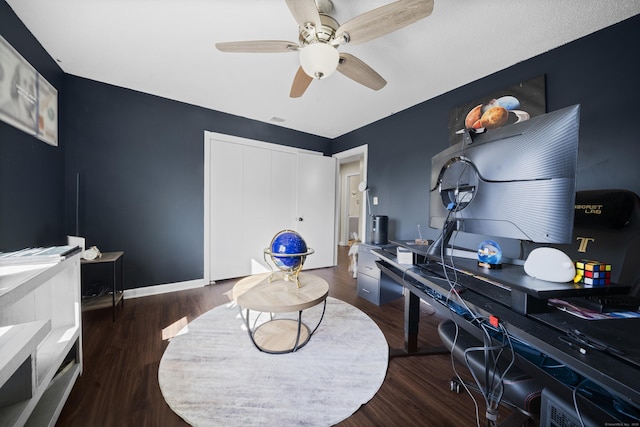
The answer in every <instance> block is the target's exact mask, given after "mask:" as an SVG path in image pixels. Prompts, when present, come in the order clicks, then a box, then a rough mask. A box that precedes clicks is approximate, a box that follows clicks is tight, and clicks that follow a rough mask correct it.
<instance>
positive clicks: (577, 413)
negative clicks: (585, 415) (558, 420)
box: [572, 378, 587, 427]
mask: <svg viewBox="0 0 640 427" xmlns="http://www.w3.org/2000/svg"><path fill="white" fill-rule="evenodd" d="M586 381H587V379H586V378H583V379H582V380H581V381H580V382H579V383H578V385H577V386H576V388H574V389H573V393H572V396H573V407H574V409H575V410H576V415H577V416H578V420H579V421H580V425H581V426H582V427H584V420H583V419H582V415H581V414H580V409H579V408H578V389H579V388H580V387H582V384H584V383H585V382H586Z"/></svg>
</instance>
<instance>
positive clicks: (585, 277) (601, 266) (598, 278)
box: [573, 259, 611, 286]
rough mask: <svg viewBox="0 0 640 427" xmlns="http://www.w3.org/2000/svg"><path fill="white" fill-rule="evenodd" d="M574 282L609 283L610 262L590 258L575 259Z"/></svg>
mask: <svg viewBox="0 0 640 427" xmlns="http://www.w3.org/2000/svg"><path fill="white" fill-rule="evenodd" d="M575 265H576V277H575V279H573V281H574V282H575V283H584V284H585V286H605V285H608V284H610V283H611V264H606V263H604V262H599V261H592V260H585V259H583V260H578V261H575Z"/></svg>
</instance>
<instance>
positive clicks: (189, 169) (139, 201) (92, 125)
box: [64, 76, 331, 287]
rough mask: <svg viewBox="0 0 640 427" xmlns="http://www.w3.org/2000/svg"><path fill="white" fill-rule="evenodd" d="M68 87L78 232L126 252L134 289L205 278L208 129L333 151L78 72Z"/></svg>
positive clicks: (303, 137) (70, 199)
mask: <svg viewBox="0 0 640 427" xmlns="http://www.w3.org/2000/svg"><path fill="white" fill-rule="evenodd" d="M65 84H66V87H67V90H66V94H65V102H64V105H65V109H66V110H67V116H68V117H69V120H68V121H67V122H66V127H67V142H68V145H69V148H68V151H67V166H66V176H67V184H68V185H67V197H66V200H67V206H68V207H69V208H70V210H72V208H73V206H74V204H75V189H76V185H75V183H76V180H77V177H78V176H79V177H80V179H79V182H80V185H79V187H80V191H79V206H80V209H79V227H78V228H79V234H80V235H81V236H84V237H85V238H86V239H87V242H86V243H87V244H88V245H97V246H98V248H99V249H100V250H102V251H115V250H123V251H125V265H126V282H127V283H126V286H127V287H142V286H148V285H156V284H162V283H172V282H180V281H185V280H194V279H200V278H202V277H203V268H204V267H203V264H204V262H203V259H204V196H203V195H204V131H205V130H209V131H214V132H219V133H224V134H229V135H236V136H241V137H245V138H251V139H258V140H261V141H267V142H272V143H278V144H284V145H289V146H295V147H298V148H306V149H309V150H315V151H322V152H325V153H327V154H330V145H331V142H330V140H327V139H325V138H320V137H315V136H312V135H308V134H304V133H300V132H296V131H291V130H288V129H284V128H281V127H277V126H273V125H268V124H265V123H262V122H256V121H252V120H247V119H244V118H240V117H237V116H232V115H229V114H223V113H220V112H216V111H211V110H207V109H204V108H200V107H195V106H192V105H188V104H184V103H180V102H175V101H170V100H167V99H163V98H159V97H155V96H152V95H148V94H143V93H140V92H136V91H132V90H128V89H122V88H119V87H114V86H110V85H107V84H104V83H98V82H94V81H91V80H86V79H82V78H78V77H73V76H67V78H66V82H65ZM74 223H75V217H74V216H72V215H67V229H70V230H73V229H74V227H75V225H74Z"/></svg>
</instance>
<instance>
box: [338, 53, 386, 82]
mask: <svg viewBox="0 0 640 427" xmlns="http://www.w3.org/2000/svg"><path fill="white" fill-rule="evenodd" d="M337 70H338V71H340V72H341V73H342V74H344V75H345V76H347V77H349V78H350V79H351V80H353V81H355V82H358V83H360V84H361V85H364V86H366V87H368V88H369V89H373V90H380V89H382V88H383V87H384V86H385V85H386V84H387V81H386V80H385V79H383V78H382V76H381V75H380V74H378V73H376V72H375V71H374V70H373V68H371V67H369V66H368V65H367V64H365V63H364V62H362V61H361V60H359V59H358V58H356V57H355V56H353V55H350V54H348V53H341V54H340V62H339V63H338V68H337Z"/></svg>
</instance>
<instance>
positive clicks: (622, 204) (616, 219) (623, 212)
mask: <svg viewBox="0 0 640 427" xmlns="http://www.w3.org/2000/svg"><path fill="white" fill-rule="evenodd" d="M639 211H640V198H639V197H638V195H637V194H636V193H634V192H632V191H629V190H586V191H578V192H576V202H575V218H574V226H575V227H584V228H609V229H620V228H623V227H625V226H627V225H628V224H629V222H630V221H631V220H632V219H633V217H634V214H635V215H636V216H637V215H638V212H639Z"/></svg>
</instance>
